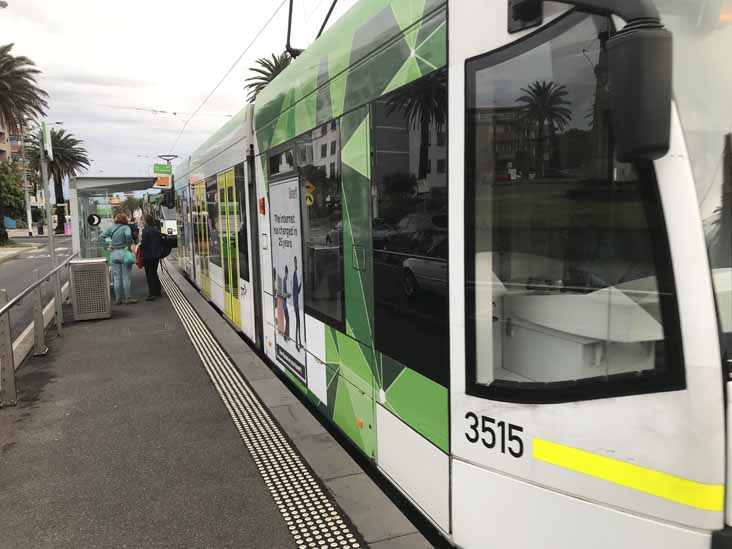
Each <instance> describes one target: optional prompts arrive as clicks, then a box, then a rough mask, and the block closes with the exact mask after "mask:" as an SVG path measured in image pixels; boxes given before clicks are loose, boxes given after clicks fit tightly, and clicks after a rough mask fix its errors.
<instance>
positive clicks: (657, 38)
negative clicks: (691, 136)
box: [607, 25, 672, 162]
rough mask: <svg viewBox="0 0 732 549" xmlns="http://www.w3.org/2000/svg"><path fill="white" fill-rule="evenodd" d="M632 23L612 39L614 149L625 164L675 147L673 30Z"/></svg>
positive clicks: (610, 71)
mask: <svg viewBox="0 0 732 549" xmlns="http://www.w3.org/2000/svg"><path fill="white" fill-rule="evenodd" d="M629 27H630V28H628V27H626V29H623V30H622V31H620V32H619V33H617V34H616V35H615V36H613V37H612V38H610V40H608V42H607V55H608V81H609V89H610V108H611V109H612V121H613V129H614V138H615V139H614V140H615V153H616V155H617V158H618V161H620V162H632V161H639V160H656V159H658V158H661V157H663V156H664V155H665V154H666V153H667V152H668V149H669V145H670V136H669V134H670V131H671V86H672V83H671V70H672V69H671V63H672V51H671V33H670V32H669V31H667V30H666V29H664V28H663V27H661V26H660V25H653V26H649V27H643V26H640V25H639V26H638V27H637V28H632V27H633V25H629Z"/></svg>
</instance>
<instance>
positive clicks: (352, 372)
mask: <svg viewBox="0 0 732 549" xmlns="http://www.w3.org/2000/svg"><path fill="white" fill-rule="evenodd" d="M325 356H326V366H327V376H326V377H327V380H328V404H329V406H328V412H329V413H328V417H330V418H331V419H332V420H333V422H334V423H335V424H336V425H337V426H338V427H339V428H340V429H341V430H342V431H343V432H344V433H345V434H346V435H347V436H348V437H349V438H350V439H351V440H352V441H353V442H354V444H356V445H357V446H358V447H359V448H360V449H361V450H362V451H363V452H364V453H365V454H366V455H367V456H370V457H372V458H375V457H376V429H375V425H374V400H373V389H372V385H371V383H370V381H367V379H366V378H369V379H370V368H369V366H368V365H367V363H366V361H367V359H366V357H365V353H364V350H363V348H362V346H360V345H359V344H358V343H357V342H356V341H354V340H353V339H351V338H349V337H347V336H345V335H344V334H341V333H340V332H338V331H337V330H334V329H333V328H328V327H326V330H325ZM354 381H355V382H356V383H353V382H354Z"/></svg>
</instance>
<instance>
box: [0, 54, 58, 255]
mask: <svg viewBox="0 0 732 549" xmlns="http://www.w3.org/2000/svg"><path fill="white" fill-rule="evenodd" d="M12 48H13V44H6V45H4V46H0V122H1V121H4V123H5V126H7V128H8V129H9V130H12V131H16V130H18V129H19V128H20V127H21V126H22V125H23V124H24V123H25V118H27V117H29V118H35V117H37V116H43V114H44V113H45V110H46V109H47V108H48V103H47V102H46V97H48V94H47V93H46V92H45V91H43V90H42V89H41V88H39V87H38V85H37V84H36V75H38V74H39V73H40V71H39V70H38V69H36V68H35V64H34V63H33V61H31V60H30V59H28V58H27V57H23V56H18V57H16V56H14V55H12V54H11V53H10V50H11V49H12ZM4 202H5V197H4V195H3V194H2V193H0V244H3V243H4V242H5V241H7V239H8V233H7V231H6V230H5V203H4Z"/></svg>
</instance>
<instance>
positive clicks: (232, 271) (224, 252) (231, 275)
mask: <svg viewBox="0 0 732 549" xmlns="http://www.w3.org/2000/svg"><path fill="white" fill-rule="evenodd" d="M217 183H218V193H219V235H220V240H221V268H222V270H223V273H224V315H226V318H228V319H229V320H230V321H231V322H233V323H234V325H235V326H237V327H241V305H240V303H239V233H238V231H239V223H240V221H239V205H238V202H237V198H236V187H235V186H234V170H233V169H231V170H228V171H226V172H222V173H220V174H219V175H218V178H217Z"/></svg>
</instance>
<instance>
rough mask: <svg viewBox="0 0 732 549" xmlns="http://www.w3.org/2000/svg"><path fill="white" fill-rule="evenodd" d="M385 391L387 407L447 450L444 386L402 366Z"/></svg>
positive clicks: (446, 402) (446, 407)
mask: <svg viewBox="0 0 732 549" xmlns="http://www.w3.org/2000/svg"><path fill="white" fill-rule="evenodd" d="M392 362H393V361H392ZM392 374H393V372H392ZM384 375H385V376H386V375H387V373H384ZM384 392H385V394H386V402H385V403H384V406H385V407H386V408H387V409H388V410H390V411H392V412H393V413H394V414H396V416H397V417H399V418H400V419H401V420H402V421H404V422H405V423H407V424H408V425H410V426H411V427H412V428H413V429H414V430H415V431H417V432H418V433H420V434H421V435H422V436H424V437H425V438H426V439H427V440H429V441H430V442H432V443H433V444H434V445H435V446H437V447H438V448H440V449H441V450H442V451H443V452H445V453H449V452H450V435H449V426H448V420H449V415H448V410H449V398H448V397H449V395H448V390H447V388H445V387H443V386H442V385H440V384H439V383H435V382H434V381H432V380H431V379H429V378H428V377H425V376H423V375H422V374H420V373H419V372H416V371H414V370H412V369H411V368H407V367H404V366H402V367H401V371H399V372H398V373H397V375H396V376H394V377H393V379H392V381H391V383H390V384H389V386H388V387H386V388H384Z"/></svg>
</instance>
